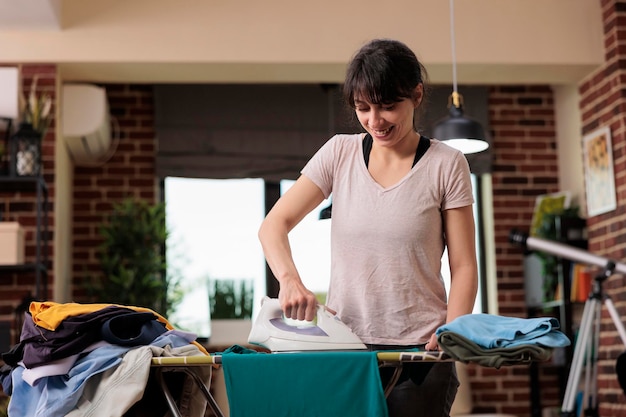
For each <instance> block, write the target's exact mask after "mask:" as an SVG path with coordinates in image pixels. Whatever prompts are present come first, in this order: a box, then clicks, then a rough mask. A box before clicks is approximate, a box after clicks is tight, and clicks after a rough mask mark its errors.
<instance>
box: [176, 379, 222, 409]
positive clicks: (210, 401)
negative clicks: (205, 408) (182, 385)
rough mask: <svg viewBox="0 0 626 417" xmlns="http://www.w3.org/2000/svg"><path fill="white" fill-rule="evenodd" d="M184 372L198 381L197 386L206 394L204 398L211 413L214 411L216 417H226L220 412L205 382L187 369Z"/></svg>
mask: <svg viewBox="0 0 626 417" xmlns="http://www.w3.org/2000/svg"><path fill="white" fill-rule="evenodd" d="M184 371H185V373H186V374H187V375H189V376H191V377H192V378H193V380H194V381H196V385H198V387H199V388H200V390H201V391H202V393H203V394H204V397H205V398H206V400H207V403H208V404H209V407H211V411H213V413H214V414H215V416H216V417H224V414H223V413H222V410H220V407H219V406H218V405H217V402H215V399H214V398H213V395H211V392H210V391H209V388H208V387H207V386H206V384H205V383H204V381H203V380H202V379H201V378H200V377H199V376H198V374H196V373H195V372H192V371H191V370H189V369H185V370H184Z"/></svg>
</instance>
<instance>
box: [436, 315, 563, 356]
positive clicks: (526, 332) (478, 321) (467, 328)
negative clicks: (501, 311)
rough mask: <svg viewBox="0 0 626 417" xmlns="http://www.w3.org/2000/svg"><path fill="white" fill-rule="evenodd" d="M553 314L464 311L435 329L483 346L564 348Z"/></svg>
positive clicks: (558, 326)
mask: <svg viewBox="0 0 626 417" xmlns="http://www.w3.org/2000/svg"><path fill="white" fill-rule="evenodd" d="M559 329H560V325H559V321H558V320H557V319H555V318H554V317H538V318H529V319H523V318H517V317H505V316H498V315H494V314H466V315H464V316H460V317H457V318H456V319H454V320H453V321H451V322H450V323H448V324H444V325H443V326H441V327H439V328H438V329H437V332H436V334H437V336H439V334H441V333H442V332H446V331H448V332H454V333H457V334H460V335H461V336H464V337H465V338H467V339H469V340H471V341H472V342H474V343H476V344H477V345H479V346H482V347H484V348H487V349H489V348H502V347H514V346H520V345H524V344H538V345H541V346H544V347H550V348H556V347H565V346H569V345H570V344H571V342H570V340H569V339H568V337H567V336H566V335H565V334H564V333H563V332H561V331H560V330H559Z"/></svg>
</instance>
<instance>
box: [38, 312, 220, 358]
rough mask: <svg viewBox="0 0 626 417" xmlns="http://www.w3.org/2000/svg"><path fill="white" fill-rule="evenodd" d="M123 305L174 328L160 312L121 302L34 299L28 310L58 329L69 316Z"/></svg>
mask: <svg viewBox="0 0 626 417" xmlns="http://www.w3.org/2000/svg"><path fill="white" fill-rule="evenodd" d="M112 306H115V307H122V308H128V309H129V310H133V311H136V312H140V313H152V314H154V315H155V317H156V318H157V321H159V322H161V323H163V324H164V325H165V328H166V329H167V330H174V326H172V325H171V324H170V323H169V322H168V321H167V319H166V318H165V317H163V316H162V315H160V314H159V313H157V312H155V311H153V310H151V309H149V308H146V307H135V306H125V305H119V304H104V303H103V304H80V303H55V302H54V301H43V302H41V301H33V302H31V303H30V306H29V308H28V311H29V312H30V315H31V316H32V319H33V322H34V323H35V325H37V326H39V327H43V328H44V329H47V330H52V331H54V330H56V328H57V327H59V325H60V324H61V323H62V322H63V320H65V319H66V318H68V317H74V316H79V315H81V314H89V313H93V312H96V311H98V310H102V309H104V308H107V307H112ZM193 344H194V345H196V346H197V347H198V348H199V349H200V350H201V351H202V352H203V353H204V354H206V355H208V354H209V353H208V352H207V350H206V349H205V348H204V347H203V346H202V345H200V344H199V343H197V342H193Z"/></svg>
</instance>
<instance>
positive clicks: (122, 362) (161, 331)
mask: <svg viewBox="0 0 626 417" xmlns="http://www.w3.org/2000/svg"><path fill="white" fill-rule="evenodd" d="M195 340H196V335H195V334H193V333H189V332H183V331H180V330H176V329H174V328H173V326H172V325H171V324H170V323H169V322H168V321H167V320H166V319H165V318H164V317H163V316H161V315H159V314H158V313H156V312H154V311H152V310H150V309H147V308H143V307H133V306H121V305H114V304H77V303H66V304H60V303H54V302H32V303H31V304H30V306H29V311H28V313H27V317H26V319H25V320H24V324H23V328H22V333H21V337H20V341H19V343H18V344H17V345H15V346H13V348H12V349H11V350H10V351H9V352H6V353H3V354H2V359H3V361H4V362H5V364H6V365H5V367H4V370H3V374H2V389H3V390H4V392H5V393H7V394H8V395H10V396H11V400H10V403H9V415H10V416H20V417H31V416H32V417H39V416H41V417H43V416H45V417H55V416H69V417H79V416H87V415H89V416H92V417H120V416H124V415H125V413H126V412H127V411H128V410H130V409H131V407H133V405H134V404H136V403H137V402H138V401H139V400H141V399H142V397H143V396H144V391H145V390H146V385H147V383H148V379H149V374H150V365H151V361H152V358H153V357H155V356H193V355H208V353H207V351H206V350H205V349H204V348H203V347H202V346H201V345H199V344H198V343H196V342H195ZM210 377H211V376H210V368H208V369H207V372H206V374H205V375H203V376H202V378H203V379H204V380H205V381H206V383H207V384H208V383H210ZM191 386H193V384H191ZM192 391H193V388H189V389H187V390H186V391H185V392H186V393H187V396H188V397H187V398H181V399H180V401H181V402H182V403H183V405H182V406H181V407H180V408H181V410H185V412H184V414H185V415H188V416H203V415H204V409H205V407H206V403H205V402H204V401H203V400H202V399H201V398H202V396H198V395H194V394H195V393H193V392H192Z"/></svg>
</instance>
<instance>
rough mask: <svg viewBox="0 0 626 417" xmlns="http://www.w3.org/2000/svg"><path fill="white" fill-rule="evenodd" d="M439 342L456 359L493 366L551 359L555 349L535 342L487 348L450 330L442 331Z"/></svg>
mask: <svg viewBox="0 0 626 417" xmlns="http://www.w3.org/2000/svg"><path fill="white" fill-rule="evenodd" d="M437 343H438V344H439V347H440V348H441V349H443V351H444V352H446V353H447V354H448V355H450V357H451V358H452V359H454V360H457V361H460V362H465V363H468V362H472V363H477V364H479V365H482V366H487V367H491V368H500V367H501V366H503V365H520V364H528V363H530V362H534V361H546V360H548V359H550V357H551V356H552V351H553V349H552V348H547V347H544V346H540V345H538V344H533V343H529V344H522V345H515V346H513V347H500V348H485V347H482V346H480V345H478V344H476V343H475V342H473V341H471V340H469V339H468V338H466V337H464V336H461V335H460V334H458V333H455V332H450V331H445V332H441V333H440V334H439V336H438V337H437Z"/></svg>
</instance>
